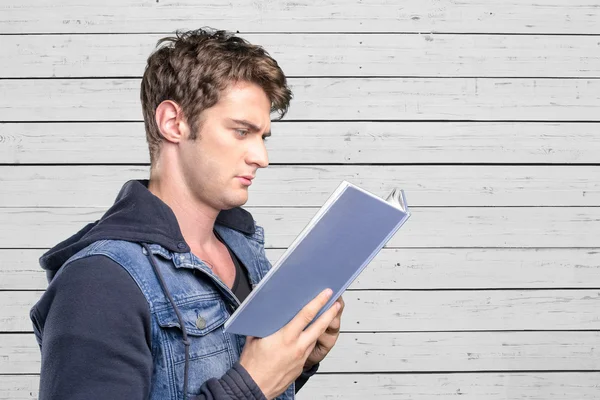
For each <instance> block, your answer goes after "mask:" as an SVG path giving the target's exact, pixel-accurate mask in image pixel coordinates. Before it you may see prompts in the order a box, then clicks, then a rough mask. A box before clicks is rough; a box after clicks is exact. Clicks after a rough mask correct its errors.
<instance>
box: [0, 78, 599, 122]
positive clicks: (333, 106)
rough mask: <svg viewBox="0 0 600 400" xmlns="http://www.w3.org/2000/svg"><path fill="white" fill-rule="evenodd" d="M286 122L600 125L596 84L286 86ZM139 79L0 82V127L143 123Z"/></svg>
mask: <svg viewBox="0 0 600 400" xmlns="http://www.w3.org/2000/svg"><path fill="white" fill-rule="evenodd" d="M289 83H290V86H291V88H292V90H293V92H294V96H295V97H294V100H293V101H292V105H291V107H290V111H289V113H288V114H287V116H286V118H287V119H288V120H313V121H314V120H363V121H366V120H369V121H373V120H387V121H406V120H421V121H427V120H450V121H456V120H460V121H463V120H478V121H492V120H494V121H499V120H509V121H600V117H599V116H598V113H596V112H594V110H596V109H598V108H599V107H600V80H590V79H491V78H355V79H354V78H353V79H351V78H291V79H290V80H289ZM139 86H140V80H139V79H100V80H98V79H76V80H71V79H39V80H37V79H36V80H19V79H16V80H15V79H6V80H0V92H2V93H3V94H4V96H2V97H0V121H4V122H17V121H54V122H57V121H140V120H142V108H141V105H140V101H139Z"/></svg>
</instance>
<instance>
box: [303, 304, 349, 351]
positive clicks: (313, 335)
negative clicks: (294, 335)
mask: <svg viewBox="0 0 600 400" xmlns="http://www.w3.org/2000/svg"><path fill="white" fill-rule="evenodd" d="M338 307H340V304H339V303H337V302H335V303H333V305H332V306H331V307H330V308H329V310H327V311H326V312H324V313H323V314H321V316H320V317H319V318H318V319H317V320H316V321H315V322H314V323H313V324H312V325H311V326H309V327H308V328H307V329H306V330H305V331H304V332H303V333H302V336H303V337H302V340H306V343H312V342H316V341H317V339H319V336H321V335H322V334H323V333H324V332H325V331H326V330H327V327H328V326H329V325H330V324H331V322H332V321H333V319H334V318H335V317H336V315H337V313H338V311H339V308H338Z"/></svg>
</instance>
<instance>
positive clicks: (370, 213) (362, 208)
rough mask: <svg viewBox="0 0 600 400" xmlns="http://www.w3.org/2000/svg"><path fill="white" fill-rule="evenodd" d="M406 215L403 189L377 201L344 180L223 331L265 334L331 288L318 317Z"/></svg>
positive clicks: (365, 264) (368, 193) (384, 242)
mask: <svg viewBox="0 0 600 400" xmlns="http://www.w3.org/2000/svg"><path fill="white" fill-rule="evenodd" d="M409 217H410V211H409V209H408V206H407V204H406V200H405V197H404V192H403V191H402V190H400V189H394V190H393V191H392V193H390V195H389V196H388V197H387V198H386V199H382V198H380V197H378V196H376V195H374V194H372V193H370V192H368V191H366V190H364V189H361V188H359V187H358V186H356V185H353V184H351V183H350V182H347V181H343V182H342V183H341V184H340V185H339V186H338V188H337V189H336V190H335V191H334V192H333V193H332V195H331V196H330V197H329V199H328V200H327V201H326V202H325V204H324V205H323V206H322V207H321V208H320V209H319V211H318V212H317V214H316V215H315V216H314V217H313V218H312V219H311V221H310V222H309V223H308V224H307V225H306V226H305V228H304V229H303V230H302V232H301V233H300V234H299V235H298V236H297V237H296V239H295V240H294V242H293V243H292V244H291V245H290V247H288V249H287V250H286V251H285V253H284V254H283V255H282V256H281V257H280V259H279V260H278V261H277V262H276V263H275V264H274V265H273V267H272V269H271V270H270V271H269V273H268V274H267V275H266V276H265V277H264V278H263V279H262V280H261V281H260V282H259V284H258V285H256V287H255V288H254V290H253V291H252V292H251V293H250V295H249V296H248V297H247V298H246V300H245V301H244V302H243V303H242V304H241V305H240V307H238V309H237V310H236V311H235V312H234V313H233V315H232V316H231V317H230V318H229V319H228V320H227V321H226V323H225V326H224V328H225V332H228V333H234V334H239V335H245V336H254V337H259V338H262V337H266V336H269V335H271V334H273V333H275V332H277V331H278V330H279V329H281V328H282V327H284V326H285V325H286V324H287V323H288V322H289V321H291V320H292V319H293V318H294V316H295V315H296V314H297V313H298V312H299V311H300V310H301V309H302V308H303V307H304V306H305V305H306V304H308V303H309V302H310V301H311V300H312V299H313V298H315V297H316V296H317V295H318V294H319V293H320V292H321V291H323V290H325V289H327V288H331V289H332V290H333V293H334V294H333V296H332V297H331V299H330V301H329V302H328V303H327V304H326V305H325V306H324V307H323V308H322V309H321V311H320V312H319V313H318V315H317V317H315V319H316V318H318V317H319V316H320V315H321V314H322V313H323V312H325V311H326V310H327V309H329V308H330V307H331V306H332V305H333V303H334V302H335V300H337V298H338V297H339V296H341V295H342V294H343V292H344V291H345V290H346V289H347V288H348V286H350V284H352V282H354V280H355V279H356V278H357V277H358V275H359V274H360V273H361V272H362V271H363V270H364V268H365V267H366V266H367V265H368V264H369V263H370V262H371V260H372V259H373V257H375V255H377V253H379V251H380V250H381V249H382V248H383V246H385V244H386V243H387V242H388V241H389V240H390V239H391V238H392V236H393V235H394V234H395V233H396V232H397V231H398V229H400V227H401V226H402V225H403V224H404V223H405V222H406V220H407V219H408V218H409ZM266 234H267V235H268V232H266Z"/></svg>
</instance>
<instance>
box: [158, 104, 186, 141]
mask: <svg viewBox="0 0 600 400" xmlns="http://www.w3.org/2000/svg"><path fill="white" fill-rule="evenodd" d="M154 118H155V119H156V125H157V126H158V130H159V131H160V133H161V135H162V136H163V138H165V140H166V141H168V142H171V143H179V142H181V141H182V140H183V139H185V138H187V137H189V134H190V130H189V126H188V124H187V122H186V121H185V118H184V117H183V112H182V111H181V107H179V105H178V104H177V103H175V102H174V101H172V100H165V101H163V102H162V103H160V104H159V105H158V107H156V112H155V113H154Z"/></svg>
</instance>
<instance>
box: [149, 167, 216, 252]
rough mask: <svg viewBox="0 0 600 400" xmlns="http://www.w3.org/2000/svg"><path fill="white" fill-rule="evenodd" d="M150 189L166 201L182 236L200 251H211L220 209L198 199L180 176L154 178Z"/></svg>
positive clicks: (151, 179)
mask: <svg viewBox="0 0 600 400" xmlns="http://www.w3.org/2000/svg"><path fill="white" fill-rule="evenodd" d="M148 190H150V192H151V193H152V194H154V195H155V196H156V197H158V198H159V199H161V200H162V201H163V202H164V203H165V204H167V205H168V206H169V207H170V208H171V210H172V211H173V213H174V214H175V217H176V218H177V222H178V224H179V229H180V230H181V234H182V235H183V238H184V239H185V241H186V242H187V243H188V245H189V246H190V247H191V248H192V250H194V249H196V250H197V251H198V252H202V253H204V252H211V251H212V249H214V246H215V245H216V243H217V238H216V236H215V235H214V233H213V228H214V225H215V221H216V219H217V216H218V215H219V211H218V210H215V209H214V208H212V207H210V206H209V205H207V204H203V203H202V202H200V201H198V200H197V199H196V198H194V196H193V195H192V194H191V193H190V192H189V191H188V190H187V187H186V185H185V183H184V182H179V180H178V179H160V178H158V177H151V178H150V181H149V184H148Z"/></svg>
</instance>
